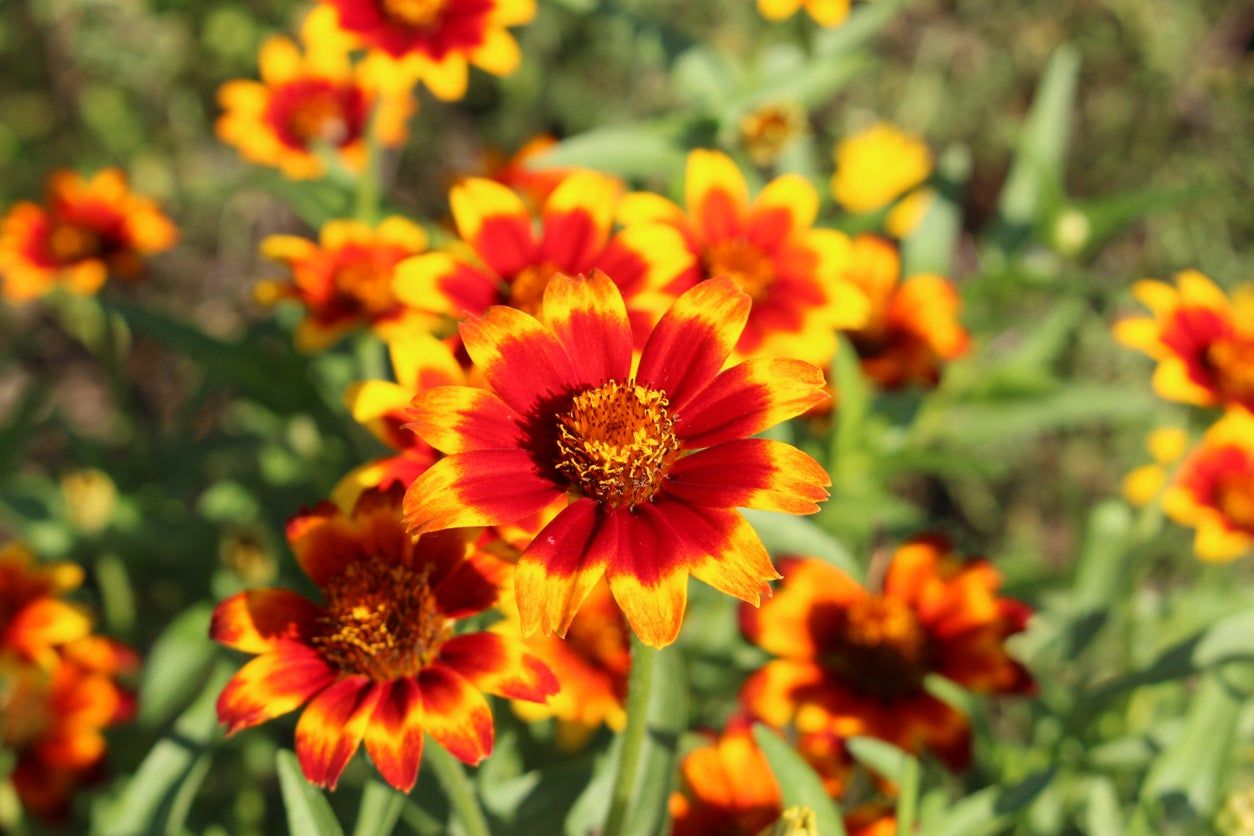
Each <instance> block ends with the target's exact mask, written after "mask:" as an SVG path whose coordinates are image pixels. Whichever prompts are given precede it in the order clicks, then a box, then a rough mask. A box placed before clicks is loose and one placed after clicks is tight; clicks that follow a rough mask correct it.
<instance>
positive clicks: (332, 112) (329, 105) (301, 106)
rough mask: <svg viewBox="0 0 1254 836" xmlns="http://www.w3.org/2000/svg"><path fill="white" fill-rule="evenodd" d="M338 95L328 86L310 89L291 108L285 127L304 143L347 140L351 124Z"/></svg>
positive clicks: (334, 142)
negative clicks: (327, 87)
mask: <svg viewBox="0 0 1254 836" xmlns="http://www.w3.org/2000/svg"><path fill="white" fill-rule="evenodd" d="M342 104H343V103H342V102H341V100H340V97H339V96H338V95H336V93H335V92H333V91H330V90H320V91H317V92H314V93H311V94H310V95H309V96H308V97H306V98H305V100H304V101H302V102H300V103H298V104H296V106H295V107H293V108H292V112H291V114H289V115H288V118H287V127H288V130H290V131H291V132H292V133H293V134H294V135H295V136H297V137H299V138H300V140H301V141H302V142H304V143H305V144H306V145H311V144H314V143H326V144H327V145H331V146H335V147H339V146H341V145H344V144H346V143H347V142H348V140H349V134H350V128H349V124H348V120H347V119H346V118H345V116H344V109H343V107H342Z"/></svg>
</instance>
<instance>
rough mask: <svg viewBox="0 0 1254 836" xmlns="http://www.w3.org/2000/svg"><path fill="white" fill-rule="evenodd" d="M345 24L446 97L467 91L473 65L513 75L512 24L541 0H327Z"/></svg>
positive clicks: (396, 66)
mask: <svg viewBox="0 0 1254 836" xmlns="http://www.w3.org/2000/svg"><path fill="white" fill-rule="evenodd" d="M323 2H324V3H327V4H328V5H330V6H332V7H333V8H334V9H335V11H336V14H337V15H338V18H339V25H340V27H341V28H342V29H343V30H344V31H345V32H347V33H350V34H351V35H353V36H354V37H355V38H356V40H357V42H358V43H360V45H362V46H364V47H366V48H367V49H370V50H372V51H373V52H374V53H375V56H374V58H375V59H376V60H377V59H385V60H383V61H381V62H380V63H381V66H380V68H379V71H380V72H381V73H390V74H391V75H393V76H394V77H396V78H398V79H406V83H409V82H408V80H409V79H417V80H420V81H422V83H423V84H425V85H427V87H428V88H429V89H430V90H431V92H432V93H434V94H435V95H436V96H438V97H439V98H441V99H446V100H449V101H455V100H457V99H460V98H461V97H462V96H464V95H466V82H467V76H468V67H469V65H470V64H474V65H475V66H476V67H478V68H479V69H481V70H484V71H486V72H489V73H491V74H493V75H498V76H503V75H509V74H510V73H512V72H513V71H514V70H515V69H516V68H517V67H518V63H519V61H520V60H521V58H522V55H521V52H520V51H519V49H518V42H517V41H515V40H514V36H513V35H511V34H510V33H509V32H508V31H507V30H508V28H509V27H511V26H521V25H522V24H524V23H528V22H530V21H531V19H532V18H533V17H535V14H536V6H535V0H323Z"/></svg>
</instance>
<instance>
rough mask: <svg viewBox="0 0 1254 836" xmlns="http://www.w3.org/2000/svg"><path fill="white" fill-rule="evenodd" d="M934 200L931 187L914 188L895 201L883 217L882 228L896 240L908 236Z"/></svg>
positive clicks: (933, 192) (934, 194)
mask: <svg viewBox="0 0 1254 836" xmlns="http://www.w3.org/2000/svg"><path fill="white" fill-rule="evenodd" d="M935 201H936V192H935V191H934V190H933V189H929V188H926V187H925V188H921V189H915V190H914V191H912V192H910V193H909V194H908V195H906V196H905V197H903V198H902V199H901V200H899V201H897V203H896V204H894V205H893V208H892V209H889V210H888V216H887V217H886V218H884V230H885V231H886V232H887V233H888V234H889V235H891V236H893V237H894V238H896V239H897V240H901V239H903V238H908V237H909V236H910V233H912V232H914V230H915V227H917V226H918V225H919V223H920V222H921V221H922V220H923V218H924V216H925V215H927V212H928V210H929V209H931V208H932V204H933V203H934V202H935Z"/></svg>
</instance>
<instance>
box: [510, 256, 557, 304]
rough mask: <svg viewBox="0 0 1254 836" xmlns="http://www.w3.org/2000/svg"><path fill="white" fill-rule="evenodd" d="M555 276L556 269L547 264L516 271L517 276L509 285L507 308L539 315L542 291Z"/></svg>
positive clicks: (542, 296) (542, 298)
mask: <svg viewBox="0 0 1254 836" xmlns="http://www.w3.org/2000/svg"><path fill="white" fill-rule="evenodd" d="M556 274H557V268H556V267H554V266H553V265H552V264H547V263H546V264H537V265H533V266H531V267H524V268H523V269H522V270H520V271H518V275H516V276H514V280H513V281H512V282H510V283H509V306H510V307H511V308H518V310H520V311H525V312H527V313H529V314H535V313H539V311H540V303H541V302H542V301H543V300H544V289H545V288H546V287H548V286H549V280H550V279H552V278H553V276H554V275H556Z"/></svg>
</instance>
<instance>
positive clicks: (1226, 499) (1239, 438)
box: [1163, 409, 1254, 562]
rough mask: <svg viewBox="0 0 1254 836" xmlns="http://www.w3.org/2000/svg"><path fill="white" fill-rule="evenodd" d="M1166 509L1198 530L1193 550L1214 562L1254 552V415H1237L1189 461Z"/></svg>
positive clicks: (1166, 497) (1220, 424)
mask: <svg viewBox="0 0 1254 836" xmlns="http://www.w3.org/2000/svg"><path fill="white" fill-rule="evenodd" d="M1163 510H1164V511H1165V512H1166V513H1167V515H1168V516H1169V517H1171V518H1172V519H1173V520H1175V521H1176V522H1178V523H1180V524H1181V525H1186V526H1190V527H1192V528H1196V529H1197V535H1196V538H1195V539H1194V542H1193V550H1194V551H1195V552H1197V556H1198V557H1200V558H1202V559H1203V560H1209V561H1217V562H1218V561H1229V560H1233V559H1235V558H1238V557H1241V556H1242V555H1244V554H1248V553H1250V552H1251V551H1254V415H1252V414H1250V413H1248V412H1246V411H1244V410H1236V409H1234V410H1231V411H1229V412H1228V414H1226V415H1225V416H1224V417H1223V418H1221V419H1220V420H1219V421H1217V422H1216V423H1215V425H1214V426H1212V427H1211V428H1210V429H1209V430H1207V431H1206V435H1204V436H1203V437H1202V441H1201V443H1200V444H1199V445H1198V446H1197V448H1196V449H1194V450H1193V452H1191V453H1189V454H1188V455H1187V456H1185V458H1184V460H1183V461H1182V462H1181V463H1180V466H1179V468H1178V469H1177V470H1176V474H1175V477H1174V478H1173V479H1172V481H1171V484H1170V485H1169V486H1168V487H1167V490H1166V491H1165V492H1164V494H1163Z"/></svg>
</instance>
